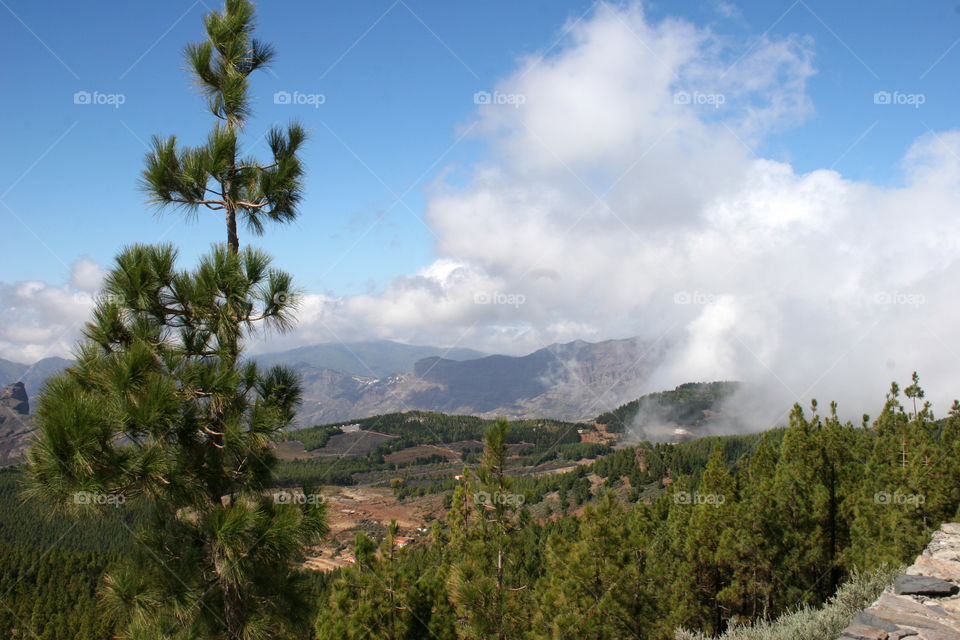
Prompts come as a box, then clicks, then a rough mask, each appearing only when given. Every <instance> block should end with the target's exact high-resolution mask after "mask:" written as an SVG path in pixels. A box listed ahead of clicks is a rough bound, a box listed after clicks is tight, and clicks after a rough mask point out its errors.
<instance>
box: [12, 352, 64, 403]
mask: <svg viewBox="0 0 960 640" xmlns="http://www.w3.org/2000/svg"><path fill="white" fill-rule="evenodd" d="M71 364H73V360H67V359H65V358H44V359H43V360H38V361H37V362H34V363H33V364H21V363H19V362H12V361H10V360H4V359H3V358H0V387H5V386H7V385H10V384H13V383H14V382H23V385H24V388H25V390H26V392H27V396H29V397H31V398H33V397H36V396H37V394H39V393H40V389H41V388H42V387H43V381H44V380H46V379H47V378H49V377H50V376H52V375H53V374H55V373H59V372H61V371H63V370H64V369H66V368H67V367H69V366H70V365H71Z"/></svg>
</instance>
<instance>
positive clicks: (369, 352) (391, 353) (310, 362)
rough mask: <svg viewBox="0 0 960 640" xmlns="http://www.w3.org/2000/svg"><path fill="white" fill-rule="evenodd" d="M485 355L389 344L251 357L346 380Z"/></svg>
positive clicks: (345, 345) (308, 348)
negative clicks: (436, 359) (328, 371)
mask: <svg viewBox="0 0 960 640" xmlns="http://www.w3.org/2000/svg"><path fill="white" fill-rule="evenodd" d="M484 355H485V354H484V353H482V352H480V351H476V350H474V349H464V348H462V347H453V348H450V349H444V348H442V347H431V346H421V345H412V344H402V343H399V342H393V341H391V340H371V341H366V342H349V343H339V342H328V343H321V344H314V345H310V346H306V347H299V348H297V349H290V350H289V351H278V352H275V353H266V354H263V355H258V356H255V357H254V360H256V361H257V362H258V363H260V364H262V365H264V366H273V365H277V364H283V365H287V366H291V367H294V368H296V369H302V370H309V369H332V370H333V371H339V372H340V373H344V374H347V375H348V376H360V377H373V378H385V377H388V376H394V375H399V374H401V373H406V372H408V371H411V370H412V369H413V366H414V364H415V363H416V362H417V361H419V360H422V359H424V358H432V357H443V358H448V359H450V360H468V359H470V358H481V357H483V356H484Z"/></svg>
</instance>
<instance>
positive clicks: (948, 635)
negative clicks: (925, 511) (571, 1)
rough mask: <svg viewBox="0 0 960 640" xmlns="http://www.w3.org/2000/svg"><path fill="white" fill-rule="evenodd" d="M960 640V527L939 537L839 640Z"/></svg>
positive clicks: (946, 529) (946, 528) (951, 527)
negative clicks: (901, 639) (904, 639)
mask: <svg viewBox="0 0 960 640" xmlns="http://www.w3.org/2000/svg"><path fill="white" fill-rule="evenodd" d="M900 638H906V639H907V640H960V523H948V524H945V525H943V526H942V527H941V528H940V530H939V531H937V532H935V533H934V534H933V536H932V538H931V539H930V544H929V545H927V548H926V549H924V551H923V553H922V554H920V556H919V557H917V561H916V562H914V563H913V565H911V566H910V568H908V569H907V570H906V573H904V574H903V575H901V576H900V577H898V578H897V579H896V581H895V582H894V583H893V584H892V585H890V586H889V587H887V589H886V590H884V592H883V594H882V595H881V596H880V597H879V598H878V599H877V600H876V602H874V603H873V604H872V605H871V606H870V607H869V608H868V609H866V610H865V611H863V612H861V613H860V614H859V615H857V617H856V618H854V619H853V622H852V623H851V624H850V626H849V627H847V628H846V630H844V632H843V634H842V635H841V636H840V638H839V640H900Z"/></svg>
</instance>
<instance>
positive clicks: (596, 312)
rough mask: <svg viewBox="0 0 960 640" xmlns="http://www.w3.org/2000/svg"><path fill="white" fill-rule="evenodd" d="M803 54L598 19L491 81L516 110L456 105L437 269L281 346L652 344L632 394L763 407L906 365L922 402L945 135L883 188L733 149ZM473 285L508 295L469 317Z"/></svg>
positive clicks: (757, 136)
mask: <svg viewBox="0 0 960 640" xmlns="http://www.w3.org/2000/svg"><path fill="white" fill-rule="evenodd" d="M812 46H813V45H812V42H811V41H810V40H809V39H806V38H785V39H773V38H769V37H767V38H763V39H760V40H759V41H758V42H757V43H755V44H754V46H752V47H751V48H749V49H748V50H747V51H746V55H744V56H743V57H742V58H739V59H738V56H739V55H741V50H737V49H735V48H734V47H732V46H731V43H730V42H727V41H725V40H724V39H723V38H722V37H720V36H718V35H716V34H714V33H712V32H710V31H709V30H705V29H698V28H696V27H694V26H692V25H690V24H687V23H684V22H681V21H675V20H668V21H663V22H660V23H656V24H655V23H652V22H651V21H649V20H647V19H646V17H645V16H644V15H643V12H642V9H641V8H640V7H639V5H633V6H631V7H627V8H615V7H611V6H601V7H600V8H599V9H598V10H597V12H596V14H595V15H593V16H592V17H591V18H589V19H588V20H585V21H583V22H582V23H580V24H578V25H577V26H575V27H573V29H572V31H571V33H570V35H569V37H568V38H567V40H566V41H565V42H564V44H563V45H562V46H560V47H559V48H558V49H557V50H555V51H551V52H550V53H549V54H548V55H547V56H546V58H545V59H542V60H541V59H539V58H537V57H530V58H526V59H523V60H521V61H519V63H518V69H517V71H516V72H515V73H514V74H513V75H511V76H509V77H507V78H505V79H504V80H503V81H502V82H501V83H500V84H499V85H498V86H497V87H496V91H497V92H499V93H500V94H502V95H507V96H510V95H514V96H523V101H522V104H509V103H507V104H490V105H482V106H480V107H479V108H478V110H477V113H476V119H477V126H476V127H475V130H479V131H481V132H482V136H483V138H484V139H485V140H486V141H487V142H488V143H489V146H490V156H489V158H488V159H486V160H485V161H483V162H482V163H480V164H479V165H478V166H476V167H475V170H474V173H473V177H472V181H471V183H470V184H469V185H468V186H466V187H455V186H453V185H450V184H443V183H441V184H439V185H434V187H433V189H432V191H431V192H430V194H429V202H428V209H427V214H426V220H427V221H428V223H429V224H430V226H431V228H432V229H433V230H434V231H435V233H436V236H437V243H436V250H437V253H438V256H439V257H438V260H437V262H436V263H434V264H433V265H430V266H428V267H425V268H424V269H422V270H421V271H420V272H419V273H417V274H415V275H413V276H409V277H403V278H398V279H397V280H396V281H395V282H394V283H392V284H391V285H390V286H389V287H387V289H386V290H385V291H383V292H381V293H379V294H375V295H366V296H357V297H352V298H345V299H341V300H337V301H325V302H324V303H322V304H320V306H321V307H322V309H323V312H322V313H321V314H320V315H319V316H317V315H315V316H314V318H317V317H322V325H321V323H320V322H315V321H311V319H310V318H305V319H304V324H305V326H304V328H303V332H304V335H316V336H318V337H319V336H320V335H321V334H322V333H323V331H320V333H317V331H318V328H320V327H322V329H323V330H324V331H325V330H328V329H329V330H331V331H332V332H329V333H326V334H325V338H326V339H333V336H335V335H336V336H338V337H340V338H342V339H345V340H346V339H353V338H355V337H357V336H361V335H367V336H369V335H377V336H379V337H393V338H399V339H405V340H409V341H414V342H429V343H444V344H452V343H454V342H457V341H459V342H460V343H461V344H463V343H466V344H469V345H472V346H481V347H485V348H488V349H493V350H506V351H509V352H513V353H519V352H523V351H526V350H529V349H531V348H534V347H537V346H540V345H542V344H545V343H548V342H551V341H566V340H571V339H574V338H587V339H602V338H608V337H623V336H627V335H642V336H646V337H649V338H651V339H655V338H659V337H665V338H666V339H668V340H669V341H670V342H671V343H672V344H673V345H674V348H673V350H672V351H671V353H670V356H669V357H668V359H667V364H666V365H665V366H664V367H663V368H661V369H660V370H659V371H658V372H657V373H656V374H655V376H654V379H653V380H652V381H651V387H652V388H656V387H661V388H662V387H667V386H671V385H675V384H678V383H680V382H683V381H687V380H691V379H715V378H741V379H747V380H754V381H758V382H763V383H765V384H766V385H767V387H768V389H769V391H770V394H771V395H772V396H775V397H776V400H777V402H778V403H780V405H779V406H780V407H781V408H787V407H789V403H791V402H793V401H794V399H795V398H798V397H799V398H801V399H802V400H803V401H804V402H806V401H808V400H809V398H810V397H812V396H814V395H816V396H819V397H820V399H821V400H822V401H826V400H828V399H833V398H836V399H838V400H840V401H841V403H845V404H846V406H847V407H848V408H849V409H850V410H851V411H853V412H858V411H861V410H875V409H876V407H877V405H878V401H879V400H880V399H881V398H882V393H883V391H884V390H885V388H886V385H887V384H888V382H889V381H890V380H891V379H893V378H895V377H896V378H898V379H904V378H906V377H907V376H908V375H909V373H910V371H911V370H913V369H915V368H916V369H919V370H920V371H921V373H922V374H923V375H924V376H925V379H926V380H927V382H928V384H929V385H930V386H931V393H930V395H931V397H935V398H936V399H937V400H938V401H939V402H940V403H941V407H942V406H943V404H942V403H943V402H945V401H947V400H948V399H950V398H952V395H953V394H954V393H955V390H956V389H958V388H960V377H958V374H957V373H956V372H955V371H954V367H953V366H952V357H947V356H946V354H947V353H950V352H951V351H952V350H953V349H960V346H958V347H953V346H952V345H951V344H950V343H949V342H948V340H947V339H948V336H950V335H951V330H950V327H951V323H955V321H956V320H958V319H960V318H958V316H960V313H958V310H960V306H958V305H957V304H955V303H953V301H952V299H951V297H950V296H949V295H948V294H947V293H946V292H947V291H949V282H950V280H949V279H948V278H947V275H948V274H949V272H950V271H956V270H957V269H958V266H957V263H956V258H955V257H956V256H957V255H960V254H958V251H957V249H958V247H957V246H956V245H957V243H958V240H957V239H958V238H960V234H958V233H957V232H958V231H960V218H958V217H957V216H955V215H954V214H953V213H952V207H951V203H952V202H956V199H957V196H958V195H960V168H958V160H957V158H958V156H957V155H955V154H957V153H958V151H960V134H958V133H953V132H947V133H943V134H940V135H939V136H935V135H929V136H925V137H924V138H921V139H919V140H918V141H917V142H916V144H915V145H914V147H913V148H912V149H911V150H910V151H909V152H908V153H907V154H906V155H905V157H904V158H903V160H902V168H903V175H904V181H905V182H904V186H902V187H898V188H881V187H877V186H873V185H869V184H863V183H857V182H853V181H850V180H848V179H845V178H844V177H843V176H842V175H841V174H839V173H837V172H836V171H832V170H826V169H824V170H818V171H813V172H810V173H807V174H798V173H797V172H796V171H795V170H794V169H793V168H792V167H791V166H790V165H789V164H786V163H783V162H777V161H774V160H770V159H764V158H755V157H752V155H751V154H750V152H749V151H748V147H750V146H754V145H756V143H758V142H760V141H762V140H763V139H764V136H767V135H769V134H770V133H771V132H774V131H777V130H779V129H782V128H784V127H789V126H791V125H793V124H795V123H798V122H800V121H802V119H803V118H805V117H806V116H808V115H809V114H810V113H812V105H811V104H810V101H809V99H808V97H807V95H806V82H807V80H808V79H809V78H810V77H811V76H812V75H813V73H814V72H815V71H814V67H813V63H812V60H813V57H814V56H813V51H812ZM734 62H735V64H734ZM513 102H514V103H517V102H519V101H517V100H514V101H513ZM478 291H480V292H505V293H514V294H520V295H522V296H523V298H524V303H523V304H522V305H517V306H511V305H507V304H502V305H495V304H488V305H476V304H471V299H472V298H473V296H474V295H475V294H476V292H478ZM684 296H686V299H687V303H685V304H684V303H683V302H684ZM921 300H922V302H918V301H921ZM318 302H319V301H318ZM678 302H680V303H678ZM311 332H313V333H312V334H311ZM934 387H935V388H934ZM842 406H843V405H842Z"/></svg>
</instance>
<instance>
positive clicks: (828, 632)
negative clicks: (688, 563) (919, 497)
mask: <svg viewBox="0 0 960 640" xmlns="http://www.w3.org/2000/svg"><path fill="white" fill-rule="evenodd" d="M899 573H900V570H899V569H894V570H890V569H888V568H886V567H878V568H877V569H875V570H873V571H871V572H868V573H859V572H855V573H854V574H852V575H851V576H850V579H849V580H848V581H847V582H845V583H843V585H841V587H840V589H839V590H838V591H837V593H836V594H835V595H834V596H832V597H831V598H830V600H829V601H827V603H826V604H824V605H823V606H822V607H819V608H814V607H803V608H802V609H799V610H797V611H791V612H789V613H785V614H783V615H781V616H780V617H779V618H776V619H774V620H758V621H757V622H755V623H753V624H748V625H745V626H740V627H736V628H733V629H730V630H729V631H727V632H726V633H724V634H723V635H721V636H719V637H718V638H717V640H834V638H837V637H838V636H839V635H840V634H841V633H842V632H843V630H844V629H845V628H846V627H847V625H849V624H850V621H851V620H852V619H853V618H854V616H856V615H857V614H858V613H860V612H861V611H862V610H863V609H865V608H866V607H868V606H870V604H871V603H872V602H873V601H874V600H876V599H877V598H878V597H880V594H881V593H882V592H883V590H884V588H885V587H886V586H887V585H889V584H890V583H891V582H893V580H894V579H895V578H896V576H897V575H898V574H899ZM675 640H711V638H710V636H708V635H704V634H703V633H698V632H690V631H686V630H684V629H680V630H678V631H677V633H676V636H675Z"/></svg>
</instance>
